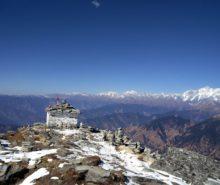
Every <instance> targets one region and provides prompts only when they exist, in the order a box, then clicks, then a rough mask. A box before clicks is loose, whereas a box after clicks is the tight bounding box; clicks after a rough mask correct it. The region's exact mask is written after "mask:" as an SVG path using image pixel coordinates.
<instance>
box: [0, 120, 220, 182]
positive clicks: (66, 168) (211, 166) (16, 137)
mask: <svg viewBox="0 0 220 185" xmlns="http://www.w3.org/2000/svg"><path fill="white" fill-rule="evenodd" d="M0 139H1V140H0V143H1V148H0V184H5V185H6V184H7V185H8V184H20V185H33V184H36V185H40V184H41V185H42V184H45V185H50V184H51V185H59V184H62V185H71V184H73V185H75V184H78V185H80V184H86V185H95V184H96V185H97V184H99V185H102V184H103V185H105V184H109V185H110V184H113V185H114V184H115V185H123V184H129V185H138V184H140V185H161V184H169V185H172V184H173V185H176V184H179V185H187V184H192V185H193V184H196V185H197V184H198V185H199V184H210V185H211V184H220V180H219V179H220V164H219V162H218V161H215V160H213V159H210V158H208V157H205V156H202V155H199V154H197V153H195V152H189V151H187V150H183V149H178V148H169V149H168V151H167V152H166V153H165V154H163V155H159V154H157V153H152V152H151V151H150V149H148V148H143V147H142V146H141V144H140V143H138V142H137V143H135V142H132V141H131V140H130V139H129V138H128V137H127V136H126V135H124V133H123V132H122V129H117V130H116V131H114V132H113V131H107V130H99V129H97V128H92V127H89V126H86V125H83V124H81V125H80V126H79V127H76V128H71V129H57V128H47V127H46V126H45V125H44V124H35V125H33V126H31V127H30V126H28V127H22V128H19V129H18V130H17V131H16V132H12V131H8V132H7V133H5V134H1V135H0Z"/></svg>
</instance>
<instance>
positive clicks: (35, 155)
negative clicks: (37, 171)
mask: <svg viewBox="0 0 220 185" xmlns="http://www.w3.org/2000/svg"><path fill="white" fill-rule="evenodd" d="M55 153H57V149H48V150H40V151H32V152H18V153H15V152H11V153H9V154H6V155H0V160H2V161H4V162H5V163H9V162H19V161H21V160H22V159H29V160H30V161H29V165H34V164H35V163H36V161H37V160H38V159H40V158H41V157H43V156H45V155H49V154H55Z"/></svg>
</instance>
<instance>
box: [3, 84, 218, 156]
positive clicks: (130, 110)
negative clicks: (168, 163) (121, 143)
mask: <svg viewBox="0 0 220 185" xmlns="http://www.w3.org/2000/svg"><path fill="white" fill-rule="evenodd" d="M57 96H59V97H60V98H62V99H66V100H68V101H69V102H70V103H71V104H72V105H74V106H75V107H76V108H78V109H80V110H81V114H80V117H79V121H80V122H84V123H86V124H89V125H91V126H95V127H98V128H103V129H109V130H114V129H116V128H118V127H121V128H123V129H124V131H125V132H126V133H127V134H128V135H129V136H130V137H131V138H132V139H133V140H136V141H141V143H142V144H144V145H146V146H149V147H151V148H152V149H153V150H159V151H164V150H166V147H167V146H176V147H184V148H188V149H190V150H193V151H197V152H199V153H202V154H204V155H210V156H213V157H214V158H216V159H220V116H219V115H220V90H219V89H212V88H207V87H206V88H202V89H199V90H191V91H187V92H185V93H183V94H138V93H136V92H134V91H129V92H126V93H124V94H117V93H114V92H109V93H101V94H97V95H91V94H54V95H46V96H45V95H44V96H36V95H32V96H30V95H22V96H9V95H0V131H1V132H5V131H7V130H14V129H16V128H17V127H19V126H21V125H27V124H32V123H34V122H45V117H46V113H45V108H46V107H47V106H48V105H49V104H54V103H55V102H56V97H57Z"/></svg>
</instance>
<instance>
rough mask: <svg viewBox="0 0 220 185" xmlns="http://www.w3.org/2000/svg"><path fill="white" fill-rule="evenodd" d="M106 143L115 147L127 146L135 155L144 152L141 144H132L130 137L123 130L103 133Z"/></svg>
mask: <svg viewBox="0 0 220 185" xmlns="http://www.w3.org/2000/svg"><path fill="white" fill-rule="evenodd" d="M103 139H104V141H108V142H110V143H111V144H112V145H114V146H119V145H125V146H128V147H129V148H131V149H132V150H133V152H134V153H142V152H144V147H142V145H141V143H140V142H132V141H131V140H130V139H129V137H128V136H126V135H125V134H124V133H123V131H122V129H121V128H118V129H117V130H116V131H103Z"/></svg>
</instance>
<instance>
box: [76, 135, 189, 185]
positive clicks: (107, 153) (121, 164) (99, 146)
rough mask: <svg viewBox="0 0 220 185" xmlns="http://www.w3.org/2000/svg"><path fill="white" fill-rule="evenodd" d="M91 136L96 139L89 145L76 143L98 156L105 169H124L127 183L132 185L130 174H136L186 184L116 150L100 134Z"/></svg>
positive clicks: (135, 156) (169, 182) (130, 154)
mask: <svg viewBox="0 0 220 185" xmlns="http://www.w3.org/2000/svg"><path fill="white" fill-rule="evenodd" d="M93 136H94V138H95V140H96V141H92V140H90V142H91V145H89V146H88V145H85V144H83V143H81V142H76V144H77V145H81V149H82V151H83V154H84V155H98V156H100V157H101V159H102V161H103V164H102V168H104V169H105V170H120V169H125V175H126V176H127V177H128V179H129V182H128V183H127V184H129V185H134V184H135V183H133V182H132V176H138V177H144V178H149V179H157V180H160V181H162V182H164V183H166V184H168V185H172V184H173V183H177V184H179V185H187V183H186V182H184V181H183V180H182V179H181V178H178V177H175V176H173V175H171V174H168V173H166V172H163V171H159V170H154V169H152V168H150V167H149V164H148V163H147V162H144V161H141V160H139V159H138V158H137V155H135V154H132V153H128V152H124V151H117V150H116V149H115V146H112V145H111V144H110V143H107V142H105V141H103V139H102V135H101V134H94V135H93Z"/></svg>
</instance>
